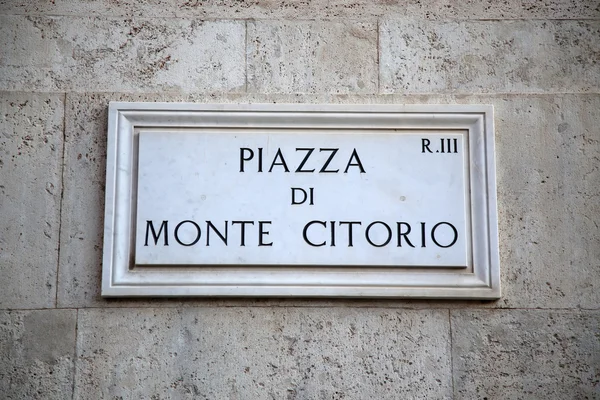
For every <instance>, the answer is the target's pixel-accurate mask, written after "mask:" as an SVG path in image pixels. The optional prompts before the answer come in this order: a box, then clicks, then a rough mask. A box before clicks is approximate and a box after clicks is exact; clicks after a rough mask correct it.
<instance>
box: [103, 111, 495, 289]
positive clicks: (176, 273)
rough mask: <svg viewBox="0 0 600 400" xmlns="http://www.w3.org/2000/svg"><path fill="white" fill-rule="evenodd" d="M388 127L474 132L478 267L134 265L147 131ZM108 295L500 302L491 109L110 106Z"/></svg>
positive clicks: (470, 142) (105, 263) (106, 243)
mask: <svg viewBox="0 0 600 400" xmlns="http://www.w3.org/2000/svg"><path fill="white" fill-rule="evenodd" d="M157 127H160V128H237V129H240V128H242V129H243V128H253V129H256V128H270V129H272V128H282V129H290V128H294V129H340V130H341V129H346V130H349V129H371V130H372V129H381V130H392V129H397V130H409V129H410V130H440V129H442V130H443V129H452V130H463V131H466V132H467V139H468V150H469V154H468V158H467V162H468V163H469V176H470V181H469V183H470V186H471V215H470V220H471V236H472V237H471V240H472V254H471V257H472V260H473V267H472V269H469V270H464V269H460V270H456V269H448V268H441V267H440V268H430V269H428V270H427V271H426V272H423V271H422V270H415V269H411V268H393V267H385V268H359V267H355V266H352V267H344V266H335V267H331V266H324V267H314V266H310V267H308V266H307V267H287V266H285V267H284V266H272V265H271V266H264V267H243V266H240V267H235V266H233V267H232V266H227V267H218V266H214V267H202V268H190V267H169V268H161V267H156V266H152V267H144V268H139V267H136V268H134V266H133V255H134V244H133V236H134V235H133V226H134V220H135V210H134V208H135V198H134V196H133V194H134V190H135V187H134V185H135V182H136V174H137V170H136V169H137V149H136V146H137V133H138V132H139V130H141V129H144V128H157ZM106 164H107V165H106V199H105V216H104V249H103V263H102V296H103V297H181V296H235V297H240V296H252V297H365V298H376V297H395V298H456V299H498V298H500V295H501V292H500V261H499V250H498V214H497V205H496V203H497V198H496V169H495V150H494V121H493V106H491V105H388V104H385V105H383V104H373V105H346V104H343V105H341V104H340V105H313V104H194V103H144V102H111V103H110V105H109V113H108V143H107V160H106Z"/></svg>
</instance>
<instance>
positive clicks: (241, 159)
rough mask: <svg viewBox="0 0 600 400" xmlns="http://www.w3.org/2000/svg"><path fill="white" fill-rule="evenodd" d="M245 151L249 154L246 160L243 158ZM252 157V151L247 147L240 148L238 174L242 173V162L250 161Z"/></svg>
mask: <svg viewBox="0 0 600 400" xmlns="http://www.w3.org/2000/svg"><path fill="white" fill-rule="evenodd" d="M246 151H249V152H250V156H249V157H248V158H245V157H244V152H246ZM253 157H254V152H253V151H252V149H249V148H247V147H242V148H240V172H244V161H250V160H252V158H253Z"/></svg>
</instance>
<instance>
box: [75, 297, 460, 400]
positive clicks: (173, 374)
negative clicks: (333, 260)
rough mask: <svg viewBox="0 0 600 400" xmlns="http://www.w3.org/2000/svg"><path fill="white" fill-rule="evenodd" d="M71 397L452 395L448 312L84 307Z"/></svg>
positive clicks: (387, 397) (389, 397) (395, 397)
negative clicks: (110, 308) (89, 308)
mask: <svg viewBox="0 0 600 400" xmlns="http://www.w3.org/2000/svg"><path fill="white" fill-rule="evenodd" d="M77 352H78V363H77V368H76V369H77V374H76V383H75V396H74V398H75V399H88V398H115V397H119V396H122V397H123V398H173V399H183V398H209V399H225V398H227V399H253V400H254V399H272V398H275V399H284V398H298V399H304V398H306V399H320V398H323V399H324V398H327V399H331V398H374V399H399V398H436V399H450V398H451V397H452V385H451V372H450V358H449V352H450V340H449V320H448V313H447V311H437V310H421V311H414V310H386V309H377V308H371V309H368V310H366V309H363V310H357V309H351V308H335V309H327V308H304V309H298V308H285V307H283V308H282V307H277V308H247V307H239V308H238V307H228V308H212V307H211V308H184V309H179V310H173V309H112V310H98V309H95V310H83V311H80V322H79V326H78V340H77Z"/></svg>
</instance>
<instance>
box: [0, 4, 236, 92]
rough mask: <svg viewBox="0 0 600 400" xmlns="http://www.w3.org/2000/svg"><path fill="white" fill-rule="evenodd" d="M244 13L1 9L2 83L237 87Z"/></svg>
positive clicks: (11, 86)
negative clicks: (228, 16) (109, 14)
mask: <svg viewBox="0 0 600 400" xmlns="http://www.w3.org/2000/svg"><path fill="white" fill-rule="evenodd" d="M244 38H245V26H244V22H242V21H207V22H203V21H198V20H182V19H135V20H131V19H118V18H117V19H101V18H82V17H31V16H14V15H13V16H0V47H2V49H3V51H2V52H0V76H2V78H3V79H0V89H5V90H28V91H43V90H47V91H52V90H60V91H77V92H80V91H129V92H147V91H181V92H190V91H243V90H244V88H245V43H244Z"/></svg>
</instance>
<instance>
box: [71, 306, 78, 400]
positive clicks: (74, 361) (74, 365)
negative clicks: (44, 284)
mask: <svg viewBox="0 0 600 400" xmlns="http://www.w3.org/2000/svg"><path fill="white" fill-rule="evenodd" d="M78 343H79V309H78V308H76V309H75V346H74V349H73V368H72V369H73V373H72V374H71V377H72V380H71V400H73V399H75V380H76V378H77V361H78V360H79V357H78V356H77V348H78V346H77V344H78Z"/></svg>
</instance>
